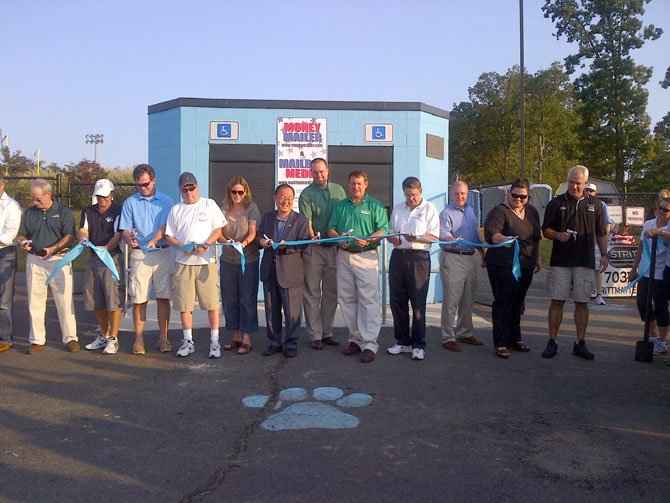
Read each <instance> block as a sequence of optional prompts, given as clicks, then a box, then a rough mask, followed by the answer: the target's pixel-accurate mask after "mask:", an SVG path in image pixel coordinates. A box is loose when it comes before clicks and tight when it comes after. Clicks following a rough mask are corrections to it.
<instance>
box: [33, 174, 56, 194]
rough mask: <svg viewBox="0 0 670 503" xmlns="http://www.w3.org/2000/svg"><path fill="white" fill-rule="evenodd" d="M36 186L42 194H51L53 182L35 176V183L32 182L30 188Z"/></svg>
mask: <svg viewBox="0 0 670 503" xmlns="http://www.w3.org/2000/svg"><path fill="white" fill-rule="evenodd" d="M36 188H37V189H40V190H41V191H42V195H45V194H51V184H50V183H49V181H48V180H45V179H44V178H35V180H33V183H31V184H30V190H32V189H36Z"/></svg>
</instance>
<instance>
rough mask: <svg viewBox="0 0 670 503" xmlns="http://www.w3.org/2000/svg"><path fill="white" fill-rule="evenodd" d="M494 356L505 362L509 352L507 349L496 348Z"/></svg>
mask: <svg viewBox="0 0 670 503" xmlns="http://www.w3.org/2000/svg"><path fill="white" fill-rule="evenodd" d="M496 356H497V357H498V358H503V359H505V360H506V359H507V358H509V350H508V349H507V348H496Z"/></svg>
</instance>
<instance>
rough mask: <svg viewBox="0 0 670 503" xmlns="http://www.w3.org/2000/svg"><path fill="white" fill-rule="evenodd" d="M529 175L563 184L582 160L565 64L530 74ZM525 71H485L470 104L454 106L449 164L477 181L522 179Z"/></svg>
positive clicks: (537, 180) (451, 118)
mask: <svg viewBox="0 0 670 503" xmlns="http://www.w3.org/2000/svg"><path fill="white" fill-rule="evenodd" d="M526 82H527V93H526V98H525V101H526V163H527V166H526V167H525V172H526V176H528V177H529V178H530V179H531V181H533V182H542V183H548V184H551V185H557V184H558V182H560V181H563V179H564V178H565V169H566V167H567V166H569V165H571V164H574V162H575V161H576V159H577V158H578V157H579V155H578V150H577V137H576V133H575V131H576V129H575V128H576V126H577V125H578V123H579V118H578V116H577V114H576V112H575V110H574V107H575V102H574V100H573V98H572V85H571V84H570V82H569V79H568V77H567V75H566V74H565V72H564V71H563V69H562V67H561V65H560V64H559V63H554V64H553V65H552V66H551V67H550V68H549V69H547V70H540V71H538V72H537V73H535V74H534V75H529V76H526ZM519 96H520V75H519V68H518V67H514V68H512V69H510V70H509V71H508V72H507V73H506V74H505V75H501V74H498V73H495V72H489V73H484V74H482V75H481V76H480V77H479V80H478V81H477V83H476V84H475V85H474V86H473V87H471V88H470V89H469V98H470V101H469V102H462V103H460V104H458V105H454V109H453V111H452V112H451V115H450V120H449V166H450V170H451V171H452V173H453V172H454V171H458V172H459V173H460V174H461V175H462V177H463V178H465V179H467V180H469V181H471V182H476V183H500V182H503V181H509V180H512V179H514V178H516V177H517V176H518V174H519V163H520V124H519Z"/></svg>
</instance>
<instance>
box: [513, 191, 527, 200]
mask: <svg viewBox="0 0 670 503" xmlns="http://www.w3.org/2000/svg"><path fill="white" fill-rule="evenodd" d="M510 196H512V197H513V198H514V199H521V200H522V201H525V200H526V199H528V194H515V193H514V192H511V193H510Z"/></svg>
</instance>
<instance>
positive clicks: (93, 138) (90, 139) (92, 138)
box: [84, 133, 105, 164]
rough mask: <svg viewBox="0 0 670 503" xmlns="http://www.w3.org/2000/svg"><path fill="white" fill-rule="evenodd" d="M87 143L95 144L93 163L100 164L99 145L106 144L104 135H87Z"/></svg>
mask: <svg viewBox="0 0 670 503" xmlns="http://www.w3.org/2000/svg"><path fill="white" fill-rule="evenodd" d="M84 136H86V143H89V144H93V162H94V163H96V164H97V163H98V144H99V143H105V140H104V138H105V135H104V134H99V133H95V134H86V135H84Z"/></svg>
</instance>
